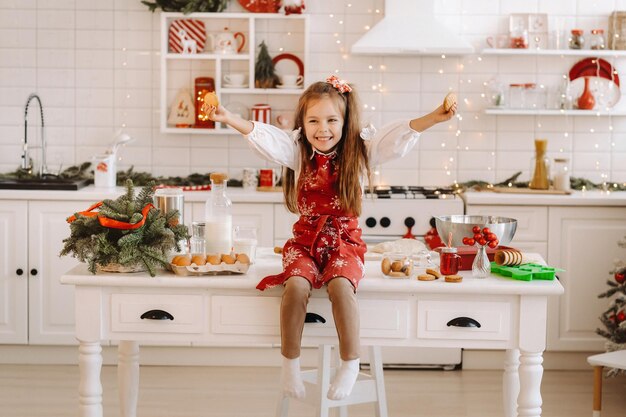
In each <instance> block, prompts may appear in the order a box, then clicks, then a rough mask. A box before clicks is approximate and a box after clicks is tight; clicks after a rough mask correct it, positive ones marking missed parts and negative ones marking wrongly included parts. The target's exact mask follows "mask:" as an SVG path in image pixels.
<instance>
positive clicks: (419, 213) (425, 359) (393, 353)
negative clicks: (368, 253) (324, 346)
mask: <svg viewBox="0 0 626 417" xmlns="http://www.w3.org/2000/svg"><path fill="white" fill-rule="evenodd" d="M451 214H465V204H464V202H463V199H461V197H460V195H459V194H456V193H455V192H454V190H453V189H452V188H449V187H422V186H378V187H375V188H374V190H373V192H369V190H368V192H366V193H365V196H364V198H363V206H362V210H361V217H360V219H359V223H360V225H361V229H362V230H363V235H362V236H363V240H364V241H365V243H367V244H368V245H374V244H376V243H380V242H385V241H390V240H396V239H401V238H403V237H414V238H416V239H418V240H421V241H424V236H425V235H426V233H427V232H428V231H429V230H430V228H431V227H432V226H431V219H432V218H433V217H434V216H444V215H451ZM364 356H365V355H364ZM461 357H462V356H461V349H458V348H445V349H444V348H437V349H435V348H415V347H411V348H409V347H383V348H382V358H383V365H384V367H385V368H392V369H393V368H408V369H422V368H437V369H445V370H451V369H455V368H456V367H457V366H459V365H460V364H461ZM362 362H364V363H367V362H368V360H367V357H364V358H363V359H362Z"/></svg>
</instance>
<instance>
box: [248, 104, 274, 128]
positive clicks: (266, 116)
mask: <svg viewBox="0 0 626 417" xmlns="http://www.w3.org/2000/svg"><path fill="white" fill-rule="evenodd" d="M252 120H254V121H255V122H262V123H267V124H270V123H271V121H272V107H270V105H269V104H255V105H254V106H252Z"/></svg>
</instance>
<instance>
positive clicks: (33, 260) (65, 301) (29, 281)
mask: <svg viewBox="0 0 626 417" xmlns="http://www.w3.org/2000/svg"><path fill="white" fill-rule="evenodd" d="M90 205H91V202H89V201H14V200H9V201H3V202H2V209H0V239H2V245H1V247H0V248H1V250H0V257H1V260H2V269H1V275H0V301H1V302H2V306H3V308H2V309H0V343H2V344H35V345H74V344H76V340H75V337H74V294H73V292H72V291H71V290H68V288H67V287H66V286H62V285H61V284H60V282H59V279H60V277H61V274H62V273H64V272H65V271H67V270H68V269H69V268H72V267H73V266H75V265H78V263H79V262H78V261H77V260H76V259H74V258H72V257H67V256H66V257H59V252H60V251H61V249H62V247H63V242H62V241H63V239H65V238H66V237H67V236H69V226H68V224H67V222H66V220H65V219H66V218H67V217H68V216H70V215H71V214H72V213H74V212H76V211H79V210H84V209H85V208H86V207H89V206H90Z"/></svg>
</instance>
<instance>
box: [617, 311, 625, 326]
mask: <svg viewBox="0 0 626 417" xmlns="http://www.w3.org/2000/svg"><path fill="white" fill-rule="evenodd" d="M615 319H616V322H617V324H619V323H621V322H623V321H624V320H626V313H624V310H622V311H620V312H619V313H617V316H615Z"/></svg>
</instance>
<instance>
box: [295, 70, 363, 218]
mask: <svg viewBox="0 0 626 417" xmlns="http://www.w3.org/2000/svg"><path fill="white" fill-rule="evenodd" d="M324 97H329V98H331V99H332V100H335V103H337V107H338V108H339V111H341V112H342V113H343V115H344V117H343V119H344V120H343V131H342V133H341V135H342V138H341V140H340V141H339V143H338V144H337V148H336V150H337V166H338V167H339V172H338V181H337V186H336V188H337V190H336V191H337V193H338V195H339V200H340V202H341V207H344V208H345V209H346V210H347V211H348V212H349V213H351V214H352V215H354V216H359V215H360V214H361V200H362V189H361V176H362V175H363V173H364V172H365V173H367V178H368V181H369V178H370V169H369V163H368V158H367V148H366V146H365V142H364V141H363V139H361V137H360V132H361V123H360V120H361V117H360V113H359V110H360V109H359V107H360V106H359V101H358V97H357V95H356V92H355V90H354V89H353V90H352V91H351V92H348V93H341V92H339V91H338V90H337V89H336V88H335V87H333V86H332V85H331V84H329V83H327V82H323V81H320V82H316V83H314V84H311V85H310V86H309V88H307V89H306V91H305V92H304V93H302V96H300V100H299V101H298V107H297V110H296V116H295V126H294V128H295V129H298V128H301V129H302V130H301V134H300V138H299V140H298V146H300V151H301V152H300V155H301V161H300V167H301V170H302V171H301V172H304V171H305V170H306V169H309V168H311V155H312V154H313V148H312V146H311V144H310V143H309V142H308V141H307V139H306V137H305V129H304V116H305V114H306V111H307V108H308V106H309V105H310V104H311V103H312V102H313V101H314V100H318V99H320V98H324ZM283 192H284V195H285V204H286V205H287V208H288V209H289V211H291V212H292V213H298V203H297V197H298V184H296V179H295V172H294V171H293V170H292V169H290V168H285V169H284V170H283Z"/></svg>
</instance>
